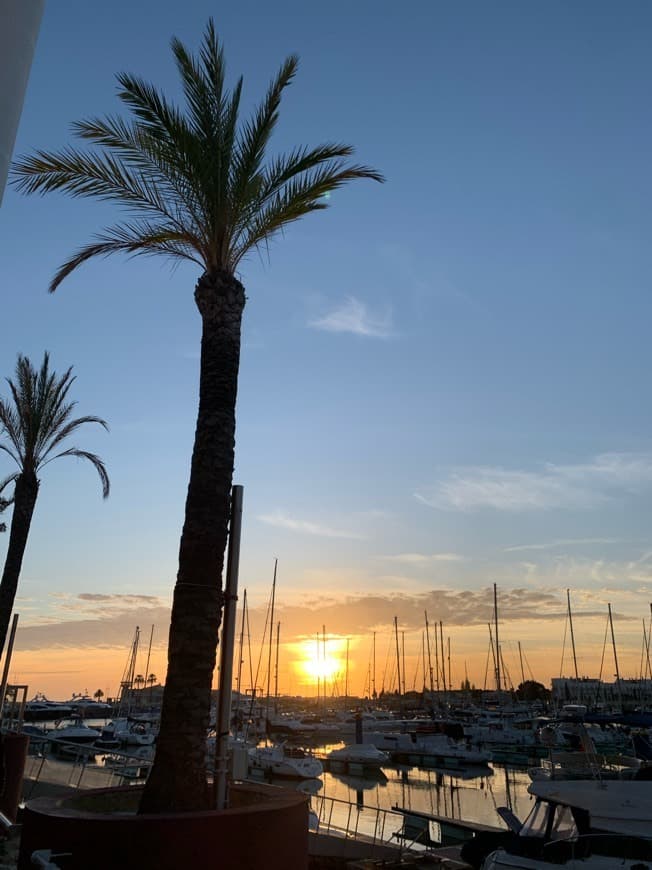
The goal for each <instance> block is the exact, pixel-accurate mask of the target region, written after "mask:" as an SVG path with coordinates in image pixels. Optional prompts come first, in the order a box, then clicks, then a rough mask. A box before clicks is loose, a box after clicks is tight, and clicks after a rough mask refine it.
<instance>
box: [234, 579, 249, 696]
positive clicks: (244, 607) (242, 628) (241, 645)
mask: <svg viewBox="0 0 652 870" xmlns="http://www.w3.org/2000/svg"><path fill="white" fill-rule="evenodd" d="M246 614H247V590H246V589H245V590H244V592H243V595H242V622H241V624H240V643H239V644H238V673H237V676H236V680H235V684H236V686H237V690H236V691H237V692H238V695H240V694H241V691H240V680H241V678H242V665H243V663H244V659H243V658H242V651H243V648H244V632H245V617H246Z"/></svg>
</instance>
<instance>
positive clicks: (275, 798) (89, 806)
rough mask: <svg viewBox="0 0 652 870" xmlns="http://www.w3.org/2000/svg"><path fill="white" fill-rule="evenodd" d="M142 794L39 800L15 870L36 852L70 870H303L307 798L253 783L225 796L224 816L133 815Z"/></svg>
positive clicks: (25, 867)
mask: <svg viewBox="0 0 652 870" xmlns="http://www.w3.org/2000/svg"><path fill="white" fill-rule="evenodd" d="M139 798H140V789H138V788H133V787H126V788H112V789H97V790H93V791H80V792H79V793H78V794H76V795H73V796H72V797H69V796H67V797H62V798H36V799H35V800H33V801H29V802H28V804H27V805H26V807H25V811H24V815H23V830H22V836H21V843H20V855H19V859H18V867H19V870H31V868H32V866H33V865H32V864H31V861H30V856H31V855H32V853H33V852H35V851H36V850H39V849H51V850H52V851H53V852H57V853H70V854H71V856H72V857H71V858H69V859H67V863H66V864H65V867H66V868H71V870H88V868H89V867H93V870H115V868H117V867H122V868H128V867H138V868H141V870H148V868H151V870H184V868H188V870H190V868H196V867H197V868H198V867H202V868H206V870H212V868H214V870H232V868H233V870H235V868H237V870H249V868H251V870H260V868H261V867H264V868H265V870H306V868H307V867H308V797H307V795H305V794H301V793H300V792H295V791H289V790H286V789H278V788H274V787H272V786H265V785H259V784H253V783H251V784H250V783H239V784H237V785H234V786H232V788H231V791H230V798H231V806H230V807H229V809H227V810H210V811H208V812H198V813H177V814H165V815H142V816H137V815H135V814H134V812H135V809H136V807H137V805H138V800H139Z"/></svg>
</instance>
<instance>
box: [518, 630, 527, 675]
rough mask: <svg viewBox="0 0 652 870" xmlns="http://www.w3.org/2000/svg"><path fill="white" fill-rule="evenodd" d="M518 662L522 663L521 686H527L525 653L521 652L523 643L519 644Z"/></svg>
mask: <svg viewBox="0 0 652 870" xmlns="http://www.w3.org/2000/svg"><path fill="white" fill-rule="evenodd" d="M518 660H519V661H520V663H521V686H523V685H525V671H524V670H523V651H522V650H521V641H520V640H519V642H518Z"/></svg>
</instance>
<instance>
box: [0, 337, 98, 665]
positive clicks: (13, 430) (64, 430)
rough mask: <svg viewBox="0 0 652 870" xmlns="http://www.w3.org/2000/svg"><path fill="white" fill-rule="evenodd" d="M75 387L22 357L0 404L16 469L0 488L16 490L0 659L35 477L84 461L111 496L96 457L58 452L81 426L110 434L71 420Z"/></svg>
mask: <svg viewBox="0 0 652 870" xmlns="http://www.w3.org/2000/svg"><path fill="white" fill-rule="evenodd" d="M74 381H75V378H74V377H73V375H72V367H71V368H69V369H68V370H67V371H66V372H65V373H64V374H63V375H62V376H59V375H57V373H56V372H55V371H50V357H49V354H48V353H47V351H46V353H45V354H44V356H43V362H42V363H41V367H40V368H39V369H38V371H37V370H36V369H35V368H34V366H33V365H32V363H31V362H30V360H29V359H28V358H27V357H26V356H22V355H20V354H19V356H18V360H17V362H16V374H15V381H12V380H11V379H10V378H7V383H8V384H9V390H10V394H11V397H10V398H9V399H0V437H1V438H2V440H0V450H1V451H3V452H4V453H6V454H8V455H9V457H10V458H11V459H12V460H13V461H14V462H15V464H16V465H17V466H18V470H17V471H14V472H13V473H12V474H10V475H9V476H8V477H6V478H5V479H4V480H3V481H2V482H1V483H0V493H2V491H3V490H4V489H5V488H6V487H7V486H9V485H10V484H12V483H13V484H14V490H13V495H12V498H11V500H12V501H13V505H14V508H13V513H12V516H11V527H10V530H9V544H8V546H7V554H6V557H5V565H4V571H3V573H2V581H0V653H1V652H2V649H3V648H4V644H5V640H6V637H7V629H8V627H9V620H10V618H11V611H12V610H13V606H14V598H15V597H16V589H17V588H18V579H19V577H20V569H21V567H22V564H23V556H24V554H25V547H26V545H27V537H28V535H29V529H30V525H31V522H32V515H33V513H34V507H35V506H36V499H37V496H38V492H39V485H40V481H39V478H38V476H37V475H38V474H39V472H40V471H41V470H42V469H43V468H44V467H45V466H46V465H48V464H49V463H50V462H52V461H53V460H55V459H60V458H61V457H63V456H76V457H77V458H80V459H87V460H88V461H89V462H90V463H91V464H92V465H93V466H94V467H95V469H96V471H97V473H98V474H99V476H100V481H101V483H102V495H103V496H104V498H107V497H108V495H109V487H110V484H109V476H108V474H107V473H106V468H105V467H104V463H103V462H102V460H101V459H100V457H99V456H96V455H95V454H94V453H89V452H88V451H87V450H80V449H79V448H77V447H68V448H66V449H63V450H60V447H61V446H62V445H63V442H64V441H66V439H68V438H69V437H70V436H71V435H73V434H74V433H75V432H76V431H77V430H78V429H79V428H80V426H83V425H84V424H85V423H99V424H100V426H103V427H104V428H105V429H107V430H108V426H107V425H106V423H105V422H104V420H102V419H100V418H99V417H77V418H73V416H72V414H73V411H74V409H75V406H76V405H77V403H76V402H70V401H68V391H69V390H70V387H71V386H72V385H73V383H74Z"/></svg>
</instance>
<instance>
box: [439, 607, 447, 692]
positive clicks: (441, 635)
mask: <svg viewBox="0 0 652 870" xmlns="http://www.w3.org/2000/svg"><path fill="white" fill-rule="evenodd" d="M439 640H440V642H441V677H442V685H443V687H444V692H445V691H446V659H445V657H444V625H443V623H442V621H441V619H440V620H439Z"/></svg>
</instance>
